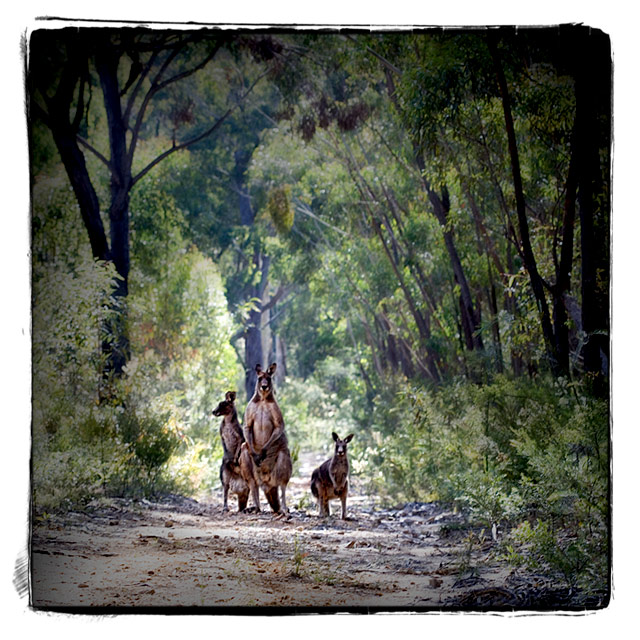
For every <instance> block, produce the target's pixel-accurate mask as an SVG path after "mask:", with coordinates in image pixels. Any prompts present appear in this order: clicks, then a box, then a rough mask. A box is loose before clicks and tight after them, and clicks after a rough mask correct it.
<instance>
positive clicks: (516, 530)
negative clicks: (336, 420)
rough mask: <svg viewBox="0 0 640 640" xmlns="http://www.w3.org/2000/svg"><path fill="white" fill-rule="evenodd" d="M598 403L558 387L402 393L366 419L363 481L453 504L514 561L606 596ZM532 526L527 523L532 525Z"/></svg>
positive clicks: (604, 444) (504, 384)
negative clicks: (369, 422)
mask: <svg viewBox="0 0 640 640" xmlns="http://www.w3.org/2000/svg"><path fill="white" fill-rule="evenodd" d="M608 415H609V414H608V404H607V403H606V402H605V401H603V400H600V399H597V398H593V397H590V396H588V395H587V394H586V393H585V392H584V390H583V389H582V388H580V386H578V385H575V384H569V383H568V382H567V381H566V380H558V381H553V382H552V381H547V380H544V379H537V380H535V382H533V383H532V382H531V381H527V380H512V379H509V378H506V377H498V378H496V379H495V380H494V381H493V382H491V383H490V384H487V385H482V386H476V385H471V384H468V383H464V384H462V383H459V384H451V385H448V386H446V387H443V388H442V389H438V390H426V389H421V388H411V387H409V388H401V389H400V390H399V391H394V401H391V402H390V401H385V402H381V403H379V404H378V405H377V406H376V408H375V410H374V412H373V417H372V428H371V430H370V431H369V432H368V433H366V434H363V437H366V438H368V442H369V451H368V454H367V459H366V467H365V471H364V472H365V474H366V475H367V476H368V477H369V478H370V479H371V482H372V484H373V486H374V487H375V489H376V491H377V492H378V493H379V494H380V495H381V496H383V497H385V498H386V499H388V500H390V499H395V500H398V499H400V500H421V501H428V500H434V499H439V500H445V501H454V502H456V503H458V504H459V505H460V506H461V507H463V508H466V509H468V511H469V513H470V515H471V516H472V518H474V519H476V520H478V521H479V522H481V523H482V524H483V525H485V526H488V527H490V528H491V530H492V533H493V535H494V537H498V536H499V537H500V539H501V540H502V541H503V542H504V544H505V545H506V547H505V548H507V551H506V553H507V556H508V557H509V559H510V560H512V561H513V562H514V563H517V564H527V565H528V566H545V567H546V568H547V569H548V570H549V571H551V572H552V573H554V574H555V575H557V576H558V577H559V578H560V579H562V580H564V581H566V583H567V584H568V585H569V586H570V587H576V586H578V587H580V588H581V589H582V590H584V591H585V592H589V591H603V590H606V585H607V584H608V576H607V571H608V562H607V560H608V557H609V552H608V546H609V525H608V522H609V464H608V461H609V422H608ZM532 523H533V524H532Z"/></svg>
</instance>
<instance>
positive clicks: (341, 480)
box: [311, 432, 353, 520]
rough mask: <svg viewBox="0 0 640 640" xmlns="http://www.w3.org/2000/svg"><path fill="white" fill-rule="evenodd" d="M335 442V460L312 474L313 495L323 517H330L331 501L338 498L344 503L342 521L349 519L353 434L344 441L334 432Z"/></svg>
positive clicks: (325, 463)
mask: <svg viewBox="0 0 640 640" xmlns="http://www.w3.org/2000/svg"><path fill="white" fill-rule="evenodd" d="M331 435H332V437H333V439H334V441H335V443H336V444H335V450H334V453H333V458H330V459H329V460H327V461H326V462H323V463H322V464H321V465H320V466H319V467H318V468H317V469H315V470H314V472H313V473H312V474H311V493H313V495H314V496H315V498H316V500H317V501H318V507H319V509H320V516H321V517H328V516H329V515H330V509H329V500H335V499H337V498H339V499H340V502H342V519H343V520H346V519H347V493H348V490H349V459H348V458H347V444H348V443H349V442H351V439H352V438H353V434H352V433H351V434H349V435H348V436H347V437H346V438H345V439H344V440H341V439H340V436H338V434H337V433H335V432H333V433H332V434H331Z"/></svg>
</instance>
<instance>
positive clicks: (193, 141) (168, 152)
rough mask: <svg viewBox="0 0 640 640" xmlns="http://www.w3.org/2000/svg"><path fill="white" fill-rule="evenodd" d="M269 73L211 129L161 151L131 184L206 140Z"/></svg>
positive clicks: (258, 79) (248, 90)
mask: <svg viewBox="0 0 640 640" xmlns="http://www.w3.org/2000/svg"><path fill="white" fill-rule="evenodd" d="M267 73H268V71H265V72H264V73H262V74H261V75H259V76H258V77H257V78H256V79H255V80H254V81H253V83H252V84H251V86H250V87H249V88H248V89H247V90H246V91H245V93H244V95H242V96H241V97H240V99H239V100H238V101H237V102H236V104H235V105H234V106H233V107H230V108H229V109H227V111H226V112H225V113H224V114H223V115H222V116H221V117H220V118H219V119H218V120H217V121H216V122H215V123H214V124H213V126H211V127H209V129H207V130H206V131H205V132H203V133H201V134H199V135H197V136H195V137H193V138H191V139H190V140H187V141H186V142H183V143H181V144H177V145H175V146H173V147H171V149H167V150H166V151H164V152H163V153H161V154H160V155H159V156H158V157H157V158H155V159H154V160H152V161H151V162H150V163H149V164H148V165H147V166H146V167H145V168H144V169H142V171H140V173H138V174H137V175H136V176H135V177H134V178H133V179H132V181H131V186H132V187H133V185H135V184H136V183H137V182H138V181H139V180H140V179H141V178H143V177H144V176H145V175H147V173H149V171H151V169H153V167H155V166H156V165H157V164H158V163H159V162H162V160H164V159H165V158H166V157H168V156H170V155H171V154H172V153H175V152H176V151H181V150H182V149H186V148H187V147H190V146H192V145H194V144H196V142H200V140H204V138H207V137H208V136H210V135H211V134H212V133H213V132H214V131H215V130H216V129H218V127H220V125H221V124H222V123H223V122H224V121H225V120H226V119H227V118H228V117H229V116H230V115H231V114H232V113H233V112H234V111H235V110H236V109H237V108H238V107H239V106H240V103H241V102H242V101H243V100H245V99H246V97H247V96H248V95H249V94H250V93H251V92H252V91H253V89H254V88H255V86H256V84H258V82H259V81H260V80H262V78H264V76H266V75H267Z"/></svg>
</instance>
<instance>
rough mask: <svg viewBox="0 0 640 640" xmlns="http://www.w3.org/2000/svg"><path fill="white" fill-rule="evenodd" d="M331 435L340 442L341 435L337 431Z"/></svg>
mask: <svg viewBox="0 0 640 640" xmlns="http://www.w3.org/2000/svg"><path fill="white" fill-rule="evenodd" d="M331 437H332V438H333V439H334V440H335V441H336V442H338V440H340V436H339V435H338V434H337V433H336V432H335V431H334V432H333V433H332V434H331Z"/></svg>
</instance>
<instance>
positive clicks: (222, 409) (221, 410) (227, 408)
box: [213, 391, 236, 416]
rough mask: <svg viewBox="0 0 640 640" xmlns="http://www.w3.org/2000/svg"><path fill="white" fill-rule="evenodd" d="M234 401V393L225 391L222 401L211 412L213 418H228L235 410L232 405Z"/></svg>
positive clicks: (234, 406)
mask: <svg viewBox="0 0 640 640" xmlns="http://www.w3.org/2000/svg"><path fill="white" fill-rule="evenodd" d="M235 400H236V392H235V391H227V393H226V394H225V396H224V400H223V401H222V402H221V403H220V404H219V405H218V406H217V407H216V408H215V409H214V410H213V415H214V416H229V415H231V414H232V413H233V412H234V411H235V410H236V405H235V404H234V402H235Z"/></svg>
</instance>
